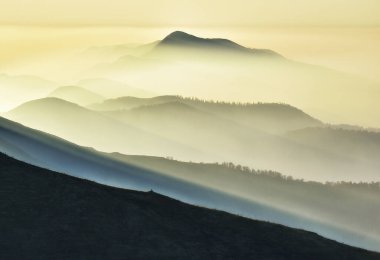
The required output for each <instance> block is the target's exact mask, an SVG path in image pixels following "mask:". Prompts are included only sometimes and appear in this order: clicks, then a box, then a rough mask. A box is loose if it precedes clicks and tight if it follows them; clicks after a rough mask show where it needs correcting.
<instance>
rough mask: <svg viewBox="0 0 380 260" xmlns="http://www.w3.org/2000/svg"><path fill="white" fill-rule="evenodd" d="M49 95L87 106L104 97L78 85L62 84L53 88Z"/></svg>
mask: <svg viewBox="0 0 380 260" xmlns="http://www.w3.org/2000/svg"><path fill="white" fill-rule="evenodd" d="M49 97H55V98H59V99H63V100H66V101H69V102H72V103H75V104H78V105H82V106H88V105H91V104H94V103H99V102H101V101H103V100H104V99H105V98H104V97H102V96H101V95H99V94H97V93H95V92H92V91H89V90H87V89H84V88H81V87H78V86H63V87H59V88H57V89H55V90H54V91H53V92H51V93H50V94H49Z"/></svg>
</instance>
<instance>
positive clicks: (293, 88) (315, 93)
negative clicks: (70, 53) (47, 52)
mask: <svg viewBox="0 0 380 260" xmlns="http://www.w3.org/2000/svg"><path fill="white" fill-rule="evenodd" d="M279 57H281V56H279V55H277V54H273V52H271V51H267V50H261V49H249V48H245V47H242V46H240V45H238V44H236V43H234V42H232V41H230V40H226V39H207V38H200V37H196V36H193V35H189V34H186V33H184V32H174V33H172V34H170V35H168V36H167V37H165V38H164V39H163V40H162V41H160V42H159V43H158V44H157V45H156V46H155V47H154V48H153V49H152V50H151V51H150V52H148V53H146V54H145V55H141V56H133V57H132V56H130V55H127V56H122V57H120V58H118V59H115V60H114V62H109V63H103V64H101V65H99V66H97V67H93V68H92V69H90V70H88V71H87V72H86V73H87V74H86V77H89V76H91V75H92V76H94V75H96V77H99V76H102V77H114V78H125V75H127V74H128V80H130V82H133V85H135V86H139V87H142V88H144V89H147V90H152V91H157V89H159V90H160V91H161V93H176V94H179V95H183V96H197V97H201V98H207V99H217V100H230V101H232V100H244V101H250V100H259V101H264V102H284V103H287V104H292V105H293V106H296V107H298V108H300V109H302V110H304V111H307V112H308V113H311V114H313V115H314V116H316V117H318V118H319V119H321V120H323V121H326V122H331V123H338V122H339V123H342V122H344V123H347V124H358V125H363V126H368V127H378V126H379V125H380V123H379V119H378V113H377V111H379V108H380V106H379V102H377V101H378V100H379V98H380V91H379V89H380V86H379V83H378V82H375V81H372V80H369V79H365V78H362V77H359V76H357V75H352V74H349V73H344V72H340V71H336V70H333V69H329V68H325V67H321V66H314V65H311V64H305V63H301V62H296V61H292V60H290V59H285V58H279ZM158 86H159V87H158ZM352 100H355V102H352Z"/></svg>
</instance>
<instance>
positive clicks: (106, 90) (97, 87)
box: [77, 78, 155, 98]
mask: <svg viewBox="0 0 380 260" xmlns="http://www.w3.org/2000/svg"><path fill="white" fill-rule="evenodd" d="M77 84H78V86H81V87H84V88H86V89H88V90H90V91H94V92H96V93H100V94H101V95H102V96H104V97H107V98H116V97H121V96H135V97H141V98H143V97H152V96H155V94H154V92H152V91H147V90H144V89H140V88H134V87H131V86H129V85H127V84H125V83H123V82H119V81H116V80H110V79H106V78H88V79H81V80H80V81H78V83H77Z"/></svg>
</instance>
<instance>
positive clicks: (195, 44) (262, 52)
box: [149, 31, 282, 58]
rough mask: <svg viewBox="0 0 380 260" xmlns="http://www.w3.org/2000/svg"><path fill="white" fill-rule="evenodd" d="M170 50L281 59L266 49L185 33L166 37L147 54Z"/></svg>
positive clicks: (179, 32)
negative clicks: (229, 53)
mask: <svg viewBox="0 0 380 260" xmlns="http://www.w3.org/2000/svg"><path fill="white" fill-rule="evenodd" d="M172 48H176V51H177V49H178V48H179V49H188V51H196V50H199V51H205V50H206V51H208V52H209V54H210V52H231V53H235V54H245V55H247V54H249V55H252V54H253V55H255V56H256V57H259V56H266V57H273V58H274V57H275V58H280V57H282V56H281V55H280V54H278V53H276V52H274V51H271V50H267V49H249V48H246V47H243V46H241V45H239V44H237V43H235V42H233V41H230V40H227V39H214V38H212V39H207V38H200V37H197V36H194V35H191V34H188V33H185V32H181V31H175V32H172V33H171V34H169V35H168V36H166V37H165V38H164V39H163V40H161V41H160V42H158V44H157V45H156V46H155V47H154V48H153V49H152V51H151V52H150V53H149V54H151V55H152V54H157V53H159V52H162V51H171V50H172ZM166 54H167V53H166Z"/></svg>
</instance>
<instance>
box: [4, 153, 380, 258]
mask: <svg viewBox="0 0 380 260" xmlns="http://www.w3.org/2000/svg"><path fill="white" fill-rule="evenodd" d="M0 190H1V193H2V198H3V199H4V202H5V203H1V204H0V212H1V213H0V216H1V218H0V226H1V227H2V232H1V234H2V235H1V238H0V251H1V252H2V257H4V258H6V259H22V258H28V259H52V258H60V259H62V258H70V259H73V258H91V259H105V258H106V259H121V258H129V257H133V258H140V259H151V258H156V259H157V258H166V259H167V258H177V259H178V258H182V259H183V258H189V257H191V258H192V259H204V258H214V259H215V258H224V259H226V258H231V257H232V258H239V259H243V258H254V259H289V258H292V259H305V258H308V259H322V258H328V259H378V258H379V256H380V255H379V254H376V253H374V252H369V251H365V250H362V249H357V248H353V247H349V246H346V245H343V244H339V243H337V242H334V241H332V240H328V239H325V238H322V237H320V236H318V235H316V234H315V233H310V232H306V231H302V230H296V229H291V228H287V227H284V226H280V225H275V224H271V223H267V222H259V221H254V220H249V219H245V218H242V217H237V216H234V215H230V214H227V213H224V212H220V211H214V210H209V209H205V208H199V207H194V206H190V205H186V204H184V203H181V202H179V201H176V200H173V199H169V198H167V197H164V196H161V195H158V194H156V193H154V192H147V193H143V192H136V191H129V190H122V189H116V188H111V187H107V186H102V185H99V184H96V183H92V182H88V181H85V180H81V179H76V178H73V177H69V176H66V175H63V174H58V173H54V172H51V171H48V170H44V169H41V168H38V167H34V166H30V165H27V164H25V163H22V162H20V161H17V160H14V159H12V158H10V157H7V156H5V155H3V154H1V155H0ZM31 237H32V238H33V239H30V238H31Z"/></svg>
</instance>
